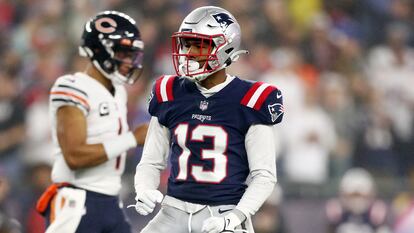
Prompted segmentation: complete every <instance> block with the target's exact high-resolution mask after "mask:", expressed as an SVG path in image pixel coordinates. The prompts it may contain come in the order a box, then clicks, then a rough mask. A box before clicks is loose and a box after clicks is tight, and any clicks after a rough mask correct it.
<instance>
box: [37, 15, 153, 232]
mask: <svg viewBox="0 0 414 233" xmlns="http://www.w3.org/2000/svg"><path fill="white" fill-rule="evenodd" d="M143 49H144V44H143V42H142V40H141V37H140V32H139V30H138V28H137V26H136V24H135V21H134V20H133V19H132V18H131V17H129V16H128V15H126V14H124V13H121V12H116V11H104V12H101V13H99V14H97V15H96V16H94V17H93V18H91V19H90V20H89V21H88V22H87V23H86V24H85V26H84V31H83V35H82V42H81V45H80V47H79V51H80V55H81V56H85V57H88V58H89V60H90V63H89V65H88V66H87V68H86V70H85V71H83V72H78V73H75V74H69V75H64V76H62V77H59V78H58V79H57V80H56V82H55V84H54V85H53V87H52V89H51V91H50V100H49V101H50V117H51V120H52V123H53V129H52V130H53V132H52V133H53V141H54V145H55V150H54V152H53V153H54V154H55V158H56V159H55V162H54V165H53V170H52V180H53V182H54V184H53V185H52V186H50V187H49V189H48V190H47V191H45V193H44V194H43V195H42V197H41V198H40V199H39V201H38V203H37V209H38V211H39V212H41V213H42V214H43V215H45V216H47V219H48V224H49V225H48V228H47V231H46V232H47V233H54V232H59V233H73V232H79V233H80V232H85V233H86V232H96V233H100V232H102V233H103V232H105V233H109V232H113V233H129V232H131V229H130V225H129V223H128V222H127V221H126V219H125V216H124V214H123V211H122V209H121V208H120V206H121V205H120V201H119V199H118V194H119V191H120V189H121V175H122V173H123V171H124V166H125V156H126V151H127V150H128V149H131V148H134V147H136V146H137V145H143V143H144V140H145V135H146V130H147V125H145V124H143V125H140V126H138V127H137V128H136V129H135V130H134V131H130V130H129V128H128V124H127V119H126V116H127V105H126V102H127V93H126V89H125V87H124V85H123V84H133V83H134V82H135V81H136V80H137V79H138V78H139V76H140V75H141V71H142V58H143Z"/></svg>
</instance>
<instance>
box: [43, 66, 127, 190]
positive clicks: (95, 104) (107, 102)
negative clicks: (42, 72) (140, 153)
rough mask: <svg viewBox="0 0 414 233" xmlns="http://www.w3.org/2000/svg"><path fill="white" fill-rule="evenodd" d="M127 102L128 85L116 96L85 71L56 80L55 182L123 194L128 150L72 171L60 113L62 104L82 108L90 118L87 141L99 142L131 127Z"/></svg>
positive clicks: (119, 88)
mask: <svg viewBox="0 0 414 233" xmlns="http://www.w3.org/2000/svg"><path fill="white" fill-rule="evenodd" d="M126 102H127V94H126V90H125V87H124V86H122V85H116V86H115V94H114V96H113V95H112V94H111V93H110V92H109V91H108V90H107V89H106V88H105V87H104V86H103V85H102V84H100V83H99V82H98V81H96V80H95V79H93V78H91V77H89V76H88V75H86V74H85V73H75V74H74V75H65V76H62V77H60V78H58V79H57V80H56V82H55V84H54V85H53V87H52V89H51V92H50V99H49V105H50V108H49V113H50V117H51V119H52V136H53V143H54V154H55V155H56V156H55V162H54V164H53V170H52V180H53V182H56V183H58V182H68V183H70V184H73V185H74V186H76V187H79V188H83V189H86V190H90V191H94V192H98V193H103V194H107V195H118V194H119V190H120V189H121V175H122V173H123V171H124V168H125V157H126V153H125V152H124V153H123V154H121V155H120V156H119V157H117V158H114V159H112V160H109V161H107V162H105V163H102V164H100V165H97V166H95V167H90V168H85V169H78V170H71V169H70V168H69V166H68V165H67V164H66V162H65V159H64V157H63V154H62V150H61V148H60V147H59V143H58V140H57V135H56V115H57V110H58V109H59V107H61V106H67V105H70V106H75V107H77V108H79V109H80V110H82V112H83V114H84V115H85V117H86V121H87V141H86V142H87V144H97V143H102V142H104V141H105V140H110V139H111V138H114V137H116V136H117V135H120V134H122V133H125V132H127V131H128V130H129V129H128V124H127V119H126V115H127V106H126ZM72 137H76V135H72Z"/></svg>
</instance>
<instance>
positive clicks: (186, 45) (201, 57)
mask: <svg viewBox="0 0 414 233" xmlns="http://www.w3.org/2000/svg"><path fill="white" fill-rule="evenodd" d="M182 43H183V50H184V51H186V53H187V54H188V55H189V57H188V58H189V59H191V60H195V61H197V62H198V63H199V64H200V67H202V66H204V64H205V63H206V60H207V59H208V56H209V54H210V52H211V48H212V46H211V41H209V40H204V39H199V38H188V39H183V41H182Z"/></svg>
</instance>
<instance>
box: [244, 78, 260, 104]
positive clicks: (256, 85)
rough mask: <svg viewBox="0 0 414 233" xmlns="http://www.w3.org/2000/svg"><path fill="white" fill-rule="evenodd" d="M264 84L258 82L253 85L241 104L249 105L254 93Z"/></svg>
mask: <svg viewBox="0 0 414 233" xmlns="http://www.w3.org/2000/svg"><path fill="white" fill-rule="evenodd" d="M262 84H263V83H262V82H256V83H255V84H253V86H252V87H250V89H249V91H248V92H247V93H246V95H244V97H243V99H242V101H241V104H243V105H246V106H247V103H249V100H250V99H251V98H252V96H253V94H254V92H255V91H256V90H257V88H259V87H260V85H262Z"/></svg>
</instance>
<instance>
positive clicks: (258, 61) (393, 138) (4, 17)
mask: <svg viewBox="0 0 414 233" xmlns="http://www.w3.org/2000/svg"><path fill="white" fill-rule="evenodd" d="M210 4H212V5H217V6H222V7H224V8H225V9H227V10H229V11H230V12H232V13H233V14H234V15H235V17H236V18H237V19H238V22H239V24H240V25H241V28H242V48H246V49H248V50H249V51H250V55H248V56H244V57H242V59H240V60H239V62H238V63H235V64H233V65H232V66H231V67H230V69H229V72H230V73H233V74H236V75H239V76H240V77H241V78H244V79H250V80H260V81H265V82H269V83H271V84H275V85H276V86H278V87H279V88H280V89H281V90H282V91H283V93H284V99H285V111H286V113H285V119H284V121H283V123H282V124H280V125H279V126H278V128H277V135H278V137H277V138H278V141H277V143H278V145H279V146H278V152H279V153H278V162H277V167H278V179H279V188H278V191H277V192H275V193H274V195H273V196H272V197H271V198H270V199H269V201H268V203H266V207H265V208H263V209H262V211H260V212H259V213H258V214H259V216H260V217H259V218H257V219H256V225H257V228H258V231H257V232H258V233H260V229H261V228H263V227H265V226H267V225H272V224H273V225H275V228H276V226H279V228H280V229H279V231H277V230H276V229H274V231H272V232H292V233H301V232H307V233H323V232H324V229H325V225H326V219H325V215H324V206H325V203H326V201H327V200H328V199H330V198H332V197H335V196H336V195H337V189H338V183H339V180H340V179H341V177H342V175H343V174H344V172H345V171H346V170H348V169H349V168H352V167H363V168H365V169H367V170H368V171H369V172H371V174H372V175H373V177H374V179H375V183H376V185H377V192H376V193H377V195H378V198H381V199H383V200H385V201H386V203H387V206H388V210H389V222H388V223H389V224H390V226H393V225H394V224H395V222H396V219H398V217H399V215H400V214H401V213H402V212H403V211H404V209H405V208H406V207H408V206H409V203H410V202H411V201H412V199H413V194H412V191H413V188H414V166H413V165H414V157H413V154H414V148H413V147H414V134H413V133H414V131H413V129H414V127H413V126H414V121H413V120H414V118H413V117H414V116H413V113H414V111H413V108H414V91H413V90H412V87H413V86H414V85H413V84H414V52H413V49H412V46H413V45H414V37H413V35H414V34H413V33H414V31H413V22H414V21H413V6H414V4H413V2H412V1H410V0H285V1H283V0H234V1H231V0H226V1H207V0H199V1H185V0H170V1H168V0H135V1H132V0H129V1H128V0H103V1H98V0H88V1H83V0H73V1H69V0H13V1H12V0H0V213H1V214H0V219H2V220H1V221H0V226H1V224H2V223H3V222H4V221H3V220H4V219H5V216H9V217H11V218H14V219H16V220H17V221H18V222H20V224H21V226H22V231H23V232H28V233H35V232H43V229H44V223H43V221H42V218H41V217H40V216H39V215H38V214H37V213H36V212H35V211H34V209H33V207H34V203H35V200H36V198H37V197H38V196H39V195H40V193H41V192H42V191H43V190H44V188H45V187H46V186H47V185H48V184H49V183H50V177H49V173H50V165H51V162H52V161H53V158H52V157H51V150H50V146H51V145H50V144H51V137H50V128H51V126H50V122H49V120H48V112H47V105H48V91H49V88H50V87H51V84H52V83H53V82H54V80H55V79H56V78H57V77H58V76H60V75H62V74H65V73H71V72H74V71H77V70H83V69H84V65H85V60H84V59H83V58H80V57H79V56H78V55H77V45H78V43H79V38H80V35H81V32H82V26H83V23H84V22H85V21H86V20H87V19H88V18H89V17H90V16H92V15H94V14H95V13H97V12H99V11H102V10H108V9H111V10H119V11H123V12H125V13H127V14H129V15H130V16H132V17H133V18H134V19H136V21H137V24H138V26H139V28H140V30H141V32H142V38H143V40H144V42H145V73H144V75H143V78H142V79H141V80H140V81H138V83H136V84H135V85H134V86H131V87H128V91H129V93H130V96H129V119H130V125H131V127H133V126H134V125H136V124H138V123H140V122H145V121H147V120H148V119H149V116H148V114H147V113H146V96H147V94H148V93H147V92H148V90H149V85H151V83H152V81H153V80H154V79H155V78H157V77H158V76H159V75H161V74H165V73H166V74H170V73H173V68H172V63H171V57H170V53H171V51H170V47H171V39H170V36H171V34H172V32H174V31H176V30H177V29H178V27H179V24H180V23H181V21H182V19H183V18H184V16H185V15H186V14H187V13H189V12H190V11H191V10H192V9H194V8H196V7H198V6H202V5H210ZM139 157H140V149H137V150H136V151H132V152H131V153H130V155H129V157H128V163H127V168H126V173H125V176H124V188H123V192H122V197H123V199H124V201H125V204H126V205H127V204H131V203H133V197H134V191H133V174H134V168H135V166H136V164H137V162H138V161H139ZM165 179H166V177H164V181H165ZM163 184H164V185H165V182H164V183H163ZM161 189H162V190H164V189H165V186H162V187H161ZM126 213H127V214H128V215H129V216H130V218H131V222H132V224H133V225H134V228H135V229H141V228H142V226H143V225H144V224H145V223H146V222H147V221H148V220H149V219H150V217H151V216H149V217H139V216H138V215H137V214H136V213H135V212H134V210H132V209H127V210H126ZM108 214H111V213H108Z"/></svg>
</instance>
